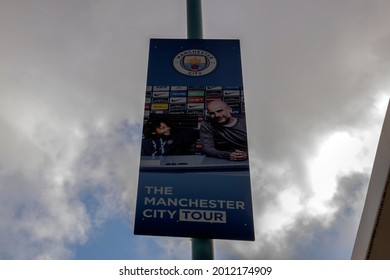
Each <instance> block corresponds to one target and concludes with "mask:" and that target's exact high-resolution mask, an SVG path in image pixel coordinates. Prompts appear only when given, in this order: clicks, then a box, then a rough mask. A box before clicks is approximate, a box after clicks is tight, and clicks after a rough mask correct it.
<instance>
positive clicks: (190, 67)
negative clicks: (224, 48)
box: [173, 49, 217, 77]
mask: <svg viewBox="0 0 390 280" xmlns="http://www.w3.org/2000/svg"><path fill="white" fill-rule="evenodd" d="M173 67H174V68H175V69H176V70H177V71H179V72H180V73H181V74H184V75H187V76H193V77H199V76H205V75H207V74H210V73H211V72H213V71H214V69H215V68H216V67H217V59H216V58H215V56H213V55H212V54H211V53H209V52H206V51H203V50H194V49H193V50H186V51H183V52H181V53H178V54H177V55H176V56H175V57H174V59H173Z"/></svg>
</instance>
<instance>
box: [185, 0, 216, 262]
mask: <svg viewBox="0 0 390 280" xmlns="http://www.w3.org/2000/svg"><path fill="white" fill-rule="evenodd" d="M187 38H188V39H203V28H202V5H201V0H187ZM191 247H192V259H193V260H213V259H214V246H213V240H212V239H204V238H191Z"/></svg>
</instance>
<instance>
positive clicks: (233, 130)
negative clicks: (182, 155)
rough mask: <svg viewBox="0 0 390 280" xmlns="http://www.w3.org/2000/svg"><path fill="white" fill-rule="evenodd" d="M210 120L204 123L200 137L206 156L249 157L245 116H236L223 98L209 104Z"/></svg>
mask: <svg viewBox="0 0 390 280" xmlns="http://www.w3.org/2000/svg"><path fill="white" fill-rule="evenodd" d="M207 113H208V115H209V118H208V121H205V122H203V123H202V125H201V128H200V139H201V142H202V149H203V152H204V154H205V155H206V156H210V157H217V158H224V159H228V160H246V159H248V140H247V133H246V122H245V118H240V117H235V116H233V115H232V114H231V109H230V107H229V106H228V105H227V104H226V103H225V102H224V101H222V100H214V101H211V102H209V103H208V104H207Z"/></svg>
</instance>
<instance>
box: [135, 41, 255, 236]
mask: <svg viewBox="0 0 390 280" xmlns="http://www.w3.org/2000/svg"><path fill="white" fill-rule="evenodd" d="M247 139H248V137H247V126H246V118H245V103H244V91H243V85H242V73H241V58H240V47H239V41H238V40H185V39H151V42H150V53H149V65H148V79H147V87H146V94H145V109H144V124H143V130H142V143H141V157H140V174H139V185H138V195H137V209H136V221H135V231H134V232H135V234H145V235H162V236H181V237H199V238H217V239H238V240H254V230H253V217H252V199H251V188H250V177H249V155H248V140H247Z"/></svg>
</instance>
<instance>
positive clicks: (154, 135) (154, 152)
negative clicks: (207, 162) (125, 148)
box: [141, 118, 198, 156]
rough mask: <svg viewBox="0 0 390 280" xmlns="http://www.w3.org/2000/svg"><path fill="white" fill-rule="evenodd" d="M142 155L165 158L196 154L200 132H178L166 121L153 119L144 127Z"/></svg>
mask: <svg viewBox="0 0 390 280" xmlns="http://www.w3.org/2000/svg"><path fill="white" fill-rule="evenodd" d="M144 128H145V129H144V136H145V138H144V139H143V140H142V147H141V155H143V156H164V155H185V154H193V153H194V145H195V141H196V139H197V136H198V132H197V131H196V130H193V129H184V130H178V129H174V128H173V126H172V125H171V124H170V123H169V122H168V121H167V120H164V119H162V118H161V119H160V118H157V119H153V120H151V121H149V122H148V123H147V124H146V125H145V127H144Z"/></svg>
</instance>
